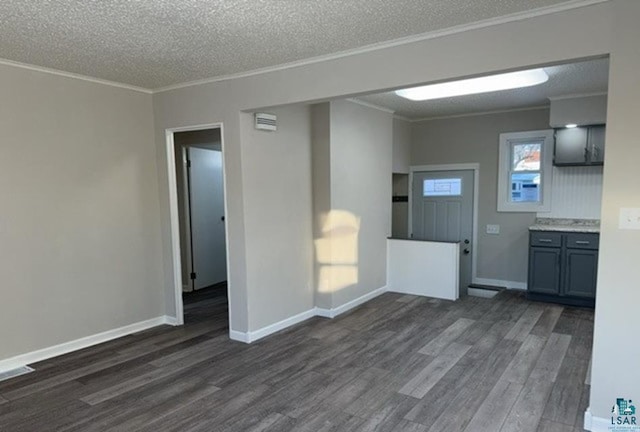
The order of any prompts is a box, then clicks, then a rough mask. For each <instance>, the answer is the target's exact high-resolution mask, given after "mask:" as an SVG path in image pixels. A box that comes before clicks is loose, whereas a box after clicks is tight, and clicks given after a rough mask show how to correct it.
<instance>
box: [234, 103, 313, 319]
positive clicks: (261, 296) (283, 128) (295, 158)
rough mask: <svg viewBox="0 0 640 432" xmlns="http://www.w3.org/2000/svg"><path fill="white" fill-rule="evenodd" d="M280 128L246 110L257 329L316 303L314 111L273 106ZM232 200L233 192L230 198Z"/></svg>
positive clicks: (246, 177)
mask: <svg viewBox="0 0 640 432" xmlns="http://www.w3.org/2000/svg"><path fill="white" fill-rule="evenodd" d="M269 112H270V113H273V114H275V115H277V117H278V130H277V131H275V132H266V131H261V130H256V129H255V128H254V119H253V114H248V113H242V114H241V118H240V127H241V133H242V140H243V144H244V147H243V181H244V185H245V195H244V198H245V200H246V201H245V205H246V212H247V213H248V214H251V215H255V216H259V217H254V218H251V219H250V220H247V221H246V222H245V230H246V232H247V235H248V236H249V238H251V239H253V243H252V246H251V248H248V249H247V268H248V269H249V273H248V277H249V279H248V283H249V284H250V285H251V286H252V287H254V290H253V291H252V294H253V295H252V297H251V299H250V302H249V310H250V311H251V314H250V316H249V329H250V330H257V329H260V328H263V327H265V326H267V325H270V324H273V323H274V322H278V321H281V320H284V319H286V318H290V317H291V316H293V315H297V314H299V313H301V312H306V311H308V310H310V309H312V308H313V306H314V304H313V302H314V295H313V261H312V260H313V246H312V242H311V239H312V235H313V234H312V217H313V214H312V199H311V115H310V108H309V107H308V106H288V107H283V108H277V109H270V110H269ZM231 199H233V197H231Z"/></svg>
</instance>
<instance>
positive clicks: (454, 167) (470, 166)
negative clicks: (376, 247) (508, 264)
mask: <svg viewBox="0 0 640 432" xmlns="http://www.w3.org/2000/svg"><path fill="white" fill-rule="evenodd" d="M437 171H473V222H472V224H471V225H472V226H471V230H472V236H471V238H472V239H473V251H474V253H473V255H471V283H476V279H477V266H478V253H477V250H478V203H479V202H480V200H479V197H478V191H479V187H478V186H479V180H480V164H479V163H459V164H442V165H411V166H410V167H409V215H408V216H409V226H408V228H409V230H408V231H409V237H411V236H412V235H413V207H412V206H413V202H412V201H413V175H414V173H416V172H437Z"/></svg>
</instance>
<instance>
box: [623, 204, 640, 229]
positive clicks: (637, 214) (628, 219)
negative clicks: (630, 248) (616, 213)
mask: <svg viewBox="0 0 640 432" xmlns="http://www.w3.org/2000/svg"><path fill="white" fill-rule="evenodd" d="M619 228H620V229H628V230H640V208H625V207H623V208H621V209H620V224H619Z"/></svg>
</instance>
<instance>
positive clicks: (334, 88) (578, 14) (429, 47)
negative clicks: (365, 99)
mask: <svg viewBox="0 0 640 432" xmlns="http://www.w3.org/2000/svg"><path fill="white" fill-rule="evenodd" d="M612 8H613V6H612V4H610V3H605V4H598V5H594V6H588V7H583V8H578V9H573V10H570V11H565V12H560V13H554V14H550V15H543V16H537V17H534V18H530V19H526V20H518V21H513V22H509V23H504V24H501V25H494V26H487V27H482V28H477V29H475V30H469V31H465V32H460V33H454V34H451V35H448V36H443V37H439V38H435V39H434V38H432V39H425V40H422V41H419V42H415V43H410V44H404V45H398V46H394V47H389V48H384V49H380V50H376V51H370V52H367V53H363V54H358V55H354V56H345V57H341V58H339V59H334V60H331V61H325V62H316V63H311V64H307V65H304V66H300V67H296V68H287V69H283V70H277V71H272V72H267V73H262V74H256V75H252V76H247V77H243V78H238V79H232V80H223V81H213V82H209V83H205V84H200V85H193V86H187V87H184V88H179V89H174V90H167V91H164V92H161V93H157V94H154V95H153V100H154V113H155V117H154V119H155V125H156V155H157V158H158V166H159V167H161V169H160V170H159V173H158V175H159V182H160V185H161V190H160V198H161V202H160V203H161V215H162V233H163V234H162V235H163V240H164V243H163V244H164V249H163V252H164V254H163V260H164V265H165V268H166V269H167V271H166V273H165V283H164V286H165V290H166V298H167V303H166V305H167V309H166V311H167V313H170V314H173V313H174V311H175V305H174V304H173V301H172V298H173V282H172V281H173V278H174V275H173V269H172V260H173V256H172V250H171V242H170V238H171V236H170V211H169V199H168V192H167V189H168V186H167V184H168V183H167V173H166V170H164V169H162V167H166V150H165V149H166V142H165V141H166V138H165V130H166V128H173V127H180V126H190V125H198V124H209V123H215V122H223V123H224V129H223V134H224V142H225V156H224V157H225V170H226V174H225V176H226V188H227V190H226V197H227V212H228V216H229V223H228V224H227V234H228V240H229V259H230V269H229V283H230V287H231V288H230V303H231V306H230V309H231V328H232V329H233V330H236V331H247V329H248V321H249V309H248V307H249V302H250V301H249V299H250V298H251V297H252V296H253V292H254V291H255V290H257V289H260V288H259V287H258V286H256V285H254V284H250V283H249V279H250V278H251V277H252V276H251V275H252V274H253V271H252V270H250V269H249V268H248V267H247V254H248V252H247V251H248V250H249V249H251V248H252V247H253V244H254V242H257V241H259V240H258V239H254V238H251V237H248V236H247V233H246V230H245V225H246V224H247V222H249V221H251V220H253V219H258V220H259V219H260V218H261V215H262V213H259V214H252V213H250V212H248V211H246V209H245V206H246V204H247V203H248V201H249V198H248V197H247V196H246V193H245V192H246V191H245V189H246V185H245V179H244V173H245V172H246V171H245V169H244V164H245V157H247V154H248V153H247V152H246V151H245V149H244V147H246V146H245V144H244V143H243V141H242V136H241V134H240V114H239V113H240V112H241V111H243V110H250V109H263V108H264V107H270V106H278V105H286V104H291V103H300V102H313V101H321V100H325V101H326V100H329V99H332V98H336V97H348V96H354V95H357V94H362V93H366V92H373V91H378V90H380V89H388V88H394V87H402V86H412V85H419V84H423V83H426V82H432V81H438V80H443V79H450V78H454V77H461V76H469V75H477V74H483V73H487V72H492V71H501V70H504V69H512V68H518V67H529V66H531V65H537V64H545V63H553V62H558V61H562V60H568V59H574V58H583V57H590V56H597V55H603V54H606V53H608V52H609V51H610V47H611V43H612V41H611V39H610V35H611V33H610V22H609V21H608V20H609V17H610V16H611V12H612ZM541 29H542V31H541ZM567 34H569V35H571V36H572V37H567ZM487 46H491V47H492V50H491V55H486V47H487ZM522 46H527V47H528V49H526V50H523V49H522ZM443 47H446V49H445V48H443ZM460 53H465V55H460ZM475 54H477V55H475ZM398 64H402V65H403V67H402V68H398V67H397V65H398ZM269 209H270V208H268V209H265V210H269ZM256 283H257V282H256Z"/></svg>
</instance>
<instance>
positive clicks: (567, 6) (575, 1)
mask: <svg viewBox="0 0 640 432" xmlns="http://www.w3.org/2000/svg"><path fill="white" fill-rule="evenodd" d="M609 1H610V0H570V1H567V2H564V3H561V4H556V5H551V6H546V7H541V8H537V9H531V10H528V11H523V12H516V13H512V14H508V15H503V16H500V17H495V18H489V19H485V20H481V21H476V22H473V23H468V24H461V25H457V26H453V27H447V28H445V29H441V30H435V31H431V32H426V33H421V34H417V35H412V36H407V37H403V38H398V39H392V40H390V41H384V42H378V43H374V44H370V45H365V46H363V47H359V48H354V49H349V50H344V51H340V52H337V53H332V54H325V55H321V56H316V57H311V58H307V59H303V60H297V61H293V62H288V63H282V64H279V65H275V66H269V67H264V68H259V69H254V70H251V71H246V72H238V73H234V74H228V75H220V76H217V77H211V78H204V79H199V80H194V81H188V82H185V83H178V84H172V85H168V86H164V87H158V88H155V89H153V92H154V93H162V92H166V91H170V90H178V89H181V88H185V87H192V86H196V85H201V84H211V83H215V82H220V81H228V80H233V79H238V78H246V77H250V76H255V75H262V74H266V73H271V72H277V71H282V70H286V69H293V68H296V67H301V66H307V65H312V64H315V63H321V62H324V61H328V60H336V59H340V58H343V57H349V56H353V55H357V54H364V53H368V52H371V51H377V50H381V49H385V48H392V47H395V46H399V45H406V44H411V43H415V42H421V41H425V40H429V39H436V38H440V37H443V36H449V35H454V34H458V33H464V32H467V31H471V30H478V29H482V28H486V27H492V26H496V25H500V24H507V23H511V22H515V21H522V20H525V19H529V18H535V17H539V16H544V15H550V14H554V13H558V12H564V11H568V10H572V9H578V8H583V7H587V6H592V5H595V4H600V3H606V2H609Z"/></svg>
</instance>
